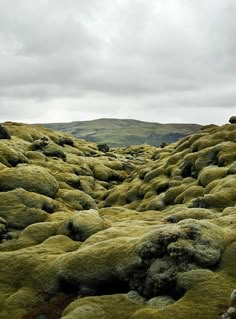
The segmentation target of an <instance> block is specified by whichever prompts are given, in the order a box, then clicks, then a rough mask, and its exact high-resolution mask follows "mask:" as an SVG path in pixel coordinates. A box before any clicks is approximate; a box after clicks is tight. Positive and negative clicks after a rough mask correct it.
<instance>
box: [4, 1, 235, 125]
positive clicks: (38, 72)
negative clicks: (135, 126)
mask: <svg viewBox="0 0 236 319" xmlns="http://www.w3.org/2000/svg"><path fill="white" fill-rule="evenodd" d="M235 13H236V4H235V1H234V0H225V1H222V0H214V1H213V0H199V1H193V0H176V1H171V0H166V1H163V0H150V1H144V0H115V1H113V2H112V3H111V2H110V1H109V0H100V1H95V0H86V1H82V0H69V1H68V0H49V1H46V0H38V1H37V3H36V2H32V1H31V0H21V1H16V0H10V1H9V0H8V1H7V0H2V1H1V2H0V30H1V32H0V96H1V99H0V115H4V116H3V117H6V116H9V118H11V116H13V115H14V118H15V119H17V115H18V114H20V109H21V108H22V105H25V107H24V112H22V113H21V115H20V117H19V118H21V119H22V120H24V118H25V119H26V120H27V121H29V120H31V119H32V120H33V118H34V114H35V118H36V119H37V118H39V117H40V116H41V118H42V117H43V118H45V119H47V118H48V117H49V116H51V115H50V114H51V113H50V112H52V110H55V111H56V110H57V114H58V120H60V116H61V118H67V119H68V120H74V119H75V117H76V116H78V117H79V116H82V117H84V118H86V114H87V116H88V118H90V117H96V116H103V117H105V116H112V115H113V116H119V117H122V114H123V117H128V116H131V117H137V116H143V117H145V119H146V120H148V119H150V120H155V114H156V113H158V112H159V111H160V110H162V113H163V112H164V113H165V110H166V114H165V116H163V120H164V119H165V118H167V117H168V116H170V114H168V112H169V111H168V108H169V110H171V108H178V109H179V110H180V111H181V112H179V114H180V116H182V117H183V120H184V119H186V120H188V118H189V119H190V112H189V110H190V109H191V110H192V109H194V108H196V109H198V110H199V112H202V114H205V116H206V113H205V109H206V108H209V107H210V108H211V109H219V110H220V109H221V110H223V109H227V110H230V112H234V111H235V110H236V102H235V101H236V99H235V98H236V96H235V91H236V90H235V83H236V62H235V52H236V34H235V33H236V31H235V30H236V22H235V21H236V20H235ZM8 106H10V107H8ZM13 106H14V109H15V111H14V112H13ZM7 108H8V111H7V112H6V110H7ZM37 108H40V110H41V111H40V112H39V111H37ZM143 109H145V110H146V113H147V112H148V114H149V115H148V114H146V113H145V112H142V110H143ZM184 110H185V111H184ZM200 110H202V111H200ZM167 111H168V112H167ZM169 113H170V112H169ZM27 114H28V115H27ZM23 116H24V117H23ZM156 120H157V121H158V117H156ZM176 120H177V117H176ZM216 120H218V117H217V119H216ZM33 121H34V120H33ZM49 121H50V120H49Z"/></svg>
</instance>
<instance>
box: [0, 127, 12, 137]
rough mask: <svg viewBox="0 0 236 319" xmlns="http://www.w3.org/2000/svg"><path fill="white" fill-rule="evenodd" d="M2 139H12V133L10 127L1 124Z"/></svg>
mask: <svg viewBox="0 0 236 319" xmlns="http://www.w3.org/2000/svg"><path fill="white" fill-rule="evenodd" d="M0 139H8V140H10V139H11V134H10V132H9V131H8V129H7V128H6V127H4V126H2V125H1V124H0Z"/></svg>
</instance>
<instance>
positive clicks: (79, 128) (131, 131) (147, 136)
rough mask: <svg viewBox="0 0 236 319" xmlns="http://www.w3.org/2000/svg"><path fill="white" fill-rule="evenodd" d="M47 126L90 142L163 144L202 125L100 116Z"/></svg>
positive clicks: (171, 141)
mask: <svg viewBox="0 0 236 319" xmlns="http://www.w3.org/2000/svg"><path fill="white" fill-rule="evenodd" d="M43 125H44V126H46V127H49V128H52V129H54V130H59V131H63V132H66V133H70V134H72V135H74V136H75V137H78V138H82V139H84V140H86V141H89V142H96V143H106V144H108V145H109V146H111V147H122V146H131V145H139V144H145V143H146V144H150V145H153V146H160V145H161V144H162V143H166V144H169V143H173V142H176V141H177V140H179V139H180V138H182V137H184V136H186V135H189V134H193V133H196V132H197V131H199V130H200V128H201V125H198V124H175V123H171V124H161V123H151V122H144V121H137V120H126V119H124V120H121V119H98V120H92V121H75V122H69V123H48V124H43Z"/></svg>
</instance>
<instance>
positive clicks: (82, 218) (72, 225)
mask: <svg viewBox="0 0 236 319" xmlns="http://www.w3.org/2000/svg"><path fill="white" fill-rule="evenodd" d="M109 225H110V224H109V223H108V222H107V221H105V220H104V219H103V218H102V217H101V216H100V215H99V213H98V212H97V211H96V210H93V209H90V210H87V211H80V212H78V213H76V214H74V215H73V217H71V218H69V219H68V220H66V222H65V226H64V227H65V233H66V234H67V235H68V236H69V237H70V238H72V239H73V240H77V241H85V240H86V239H87V238H88V237H90V236H91V235H93V234H95V233H97V232H99V231H101V230H104V229H106V228H108V227H109Z"/></svg>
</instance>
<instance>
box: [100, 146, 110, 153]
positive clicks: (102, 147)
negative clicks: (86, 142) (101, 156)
mask: <svg viewBox="0 0 236 319" xmlns="http://www.w3.org/2000/svg"><path fill="white" fill-rule="evenodd" d="M98 150H99V151H100V152H103V153H106V152H109V150H110V149H109V146H108V145H107V144H98Z"/></svg>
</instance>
